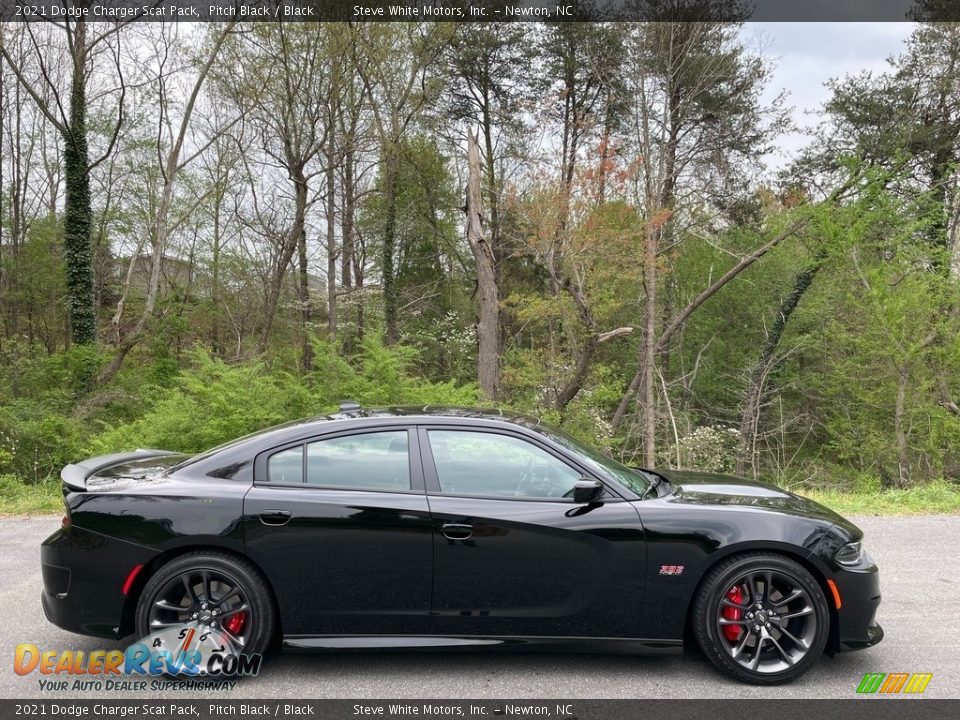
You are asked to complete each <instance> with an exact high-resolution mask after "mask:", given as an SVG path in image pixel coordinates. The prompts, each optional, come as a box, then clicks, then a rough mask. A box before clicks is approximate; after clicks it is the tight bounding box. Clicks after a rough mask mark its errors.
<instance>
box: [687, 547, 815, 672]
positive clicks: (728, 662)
mask: <svg viewBox="0 0 960 720" xmlns="http://www.w3.org/2000/svg"><path fill="white" fill-rule="evenodd" d="M692 620H693V630H694V635H695V637H696V640H697V643H698V644H699V646H700V648H701V649H702V650H703V652H704V653H705V654H706V656H707V657H708V658H709V659H710V661H711V662H712V663H713V664H714V665H716V666H717V668H719V669H720V670H721V671H722V672H724V673H725V674H727V675H729V676H730V677H732V678H735V679H737V680H741V681H743V682H748V683H753V684H755V685H777V684H781V683H785V682H790V681H791V680H795V679H796V678H798V677H800V676H801V675H802V674H803V673H805V672H806V671H807V670H809V669H810V667H811V665H812V664H813V663H814V662H816V660H817V658H819V657H820V655H821V654H822V653H823V648H824V646H825V645H826V642H827V637H828V635H829V632H830V612H829V610H828V608H827V601H826V598H825V597H824V594H823V591H822V590H821V589H820V586H819V584H818V583H817V581H816V579H815V578H814V577H813V576H812V575H811V574H810V572H809V571H808V570H807V569H806V568H804V567H803V566H802V565H800V564H799V563H797V562H795V561H793V560H791V559H790V558H787V557H785V556H782V555H774V554H766V553H746V554H743V555H737V556H735V557H732V558H730V559H729V560H725V561H724V562H721V563H720V564H719V565H718V566H717V567H715V568H713V569H712V570H711V571H710V572H709V573H708V574H707V576H706V577H705V578H704V580H703V583H702V584H701V587H700V590H699V592H698V593H697V597H696V599H695V600H694V606H693V618H692Z"/></svg>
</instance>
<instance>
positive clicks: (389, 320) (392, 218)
mask: <svg viewBox="0 0 960 720" xmlns="http://www.w3.org/2000/svg"><path fill="white" fill-rule="evenodd" d="M386 152H387V153H388V155H387V174H386V178H385V179H386V192H387V207H386V218H385V221H384V226H383V253H382V256H381V259H382V265H383V315H384V322H385V325H386V337H385V338H384V340H385V342H386V344H387V345H393V344H394V343H396V342H397V340H399V332H398V330H397V306H398V300H397V287H396V278H395V277H394V269H393V253H394V248H395V246H396V242H397V238H396V234H397V188H396V184H397V165H396V163H397V158H396V154H397V149H396V148H394V147H387V148H386Z"/></svg>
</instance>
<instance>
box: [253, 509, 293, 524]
mask: <svg viewBox="0 0 960 720" xmlns="http://www.w3.org/2000/svg"><path fill="white" fill-rule="evenodd" d="M260 522H262V523H263V524H264V525H286V524H287V523H288V522H290V511H289V510H264V511H263V512H262V513H260Z"/></svg>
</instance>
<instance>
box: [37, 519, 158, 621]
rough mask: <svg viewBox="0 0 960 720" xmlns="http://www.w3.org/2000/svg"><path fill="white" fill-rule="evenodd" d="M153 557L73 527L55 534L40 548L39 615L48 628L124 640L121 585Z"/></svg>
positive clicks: (123, 598)
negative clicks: (134, 570)
mask: <svg viewBox="0 0 960 720" xmlns="http://www.w3.org/2000/svg"><path fill="white" fill-rule="evenodd" d="M154 554H155V553H153V552H151V551H149V550H147V549H146V548H142V547H139V546H137V545H133V544H131V543H127V542H123V541H120V540H114V539H111V538H108V537H105V536H103V535H100V534H98V533H94V532H90V531H89V530H83V529H81V528H78V527H68V528H63V529H61V530H57V531H56V532H55V533H54V534H53V535H51V536H50V537H48V538H47V539H46V540H44V542H43V544H42V545H41V546H40V564H41V569H42V573H43V592H42V594H41V597H40V600H41V604H42V605H43V613H44V615H46V617H47V620H49V621H50V622H52V623H53V624H54V625H57V626H58V627H61V628H63V629H64V630H69V631H70V632H75V633H79V634H81V635H93V636H96V637H104V638H118V637H121V636H122V635H125V634H126V633H127V632H128V631H129V629H130V628H128V627H126V625H127V622H125V621H126V620H128V618H125V615H124V612H125V610H126V607H125V601H126V598H125V597H124V595H123V592H122V589H123V581H124V580H125V579H126V576H127V574H128V573H129V571H130V569H131V568H133V567H134V566H136V565H141V564H145V563H147V562H149V561H150V559H151V557H152V556H153V555H154Z"/></svg>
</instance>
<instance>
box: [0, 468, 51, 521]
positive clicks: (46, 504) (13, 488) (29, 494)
mask: <svg viewBox="0 0 960 720" xmlns="http://www.w3.org/2000/svg"><path fill="white" fill-rule="evenodd" d="M62 511H63V494H62V493H61V491H60V480H59V479H56V478H54V479H49V480H44V481H43V482H39V483H25V482H22V481H21V480H19V479H17V478H16V477H14V476H13V475H0V515H38V514H42V513H58V512H62Z"/></svg>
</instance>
